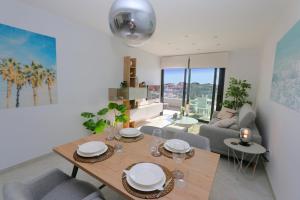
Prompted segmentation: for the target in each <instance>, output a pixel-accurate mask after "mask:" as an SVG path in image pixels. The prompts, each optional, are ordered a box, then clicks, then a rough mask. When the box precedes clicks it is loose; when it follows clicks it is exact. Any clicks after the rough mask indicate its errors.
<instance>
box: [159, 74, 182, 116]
mask: <svg viewBox="0 0 300 200" xmlns="http://www.w3.org/2000/svg"><path fill="white" fill-rule="evenodd" d="M185 75H186V69H165V70H164V85H163V89H164V90H163V91H164V92H163V101H164V102H165V103H166V105H167V109H168V110H173V111H179V110H180V108H181V106H182V102H183V100H184V98H183V93H184V88H185V82H186V80H185V77H186V76H185Z"/></svg>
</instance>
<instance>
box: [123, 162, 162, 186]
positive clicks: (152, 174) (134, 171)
mask: <svg viewBox="0 0 300 200" xmlns="http://www.w3.org/2000/svg"><path fill="white" fill-rule="evenodd" d="M128 176H129V177H130V179H131V180H132V181H133V182H134V183H135V184H137V185H139V186H142V187H145V186H146V187H151V186H154V185H156V184H158V183H160V182H161V181H162V180H163V179H164V178H165V177H166V175H165V173H164V171H163V170H162V168H161V167H160V166H158V165H155V164H152V163H139V164H136V165H134V166H133V167H132V168H131V169H130V170H129V172H128Z"/></svg>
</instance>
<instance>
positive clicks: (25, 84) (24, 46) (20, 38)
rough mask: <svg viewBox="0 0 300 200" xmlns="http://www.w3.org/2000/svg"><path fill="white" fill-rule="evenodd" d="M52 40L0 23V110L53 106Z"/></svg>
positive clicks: (53, 70)
mask: <svg viewBox="0 0 300 200" xmlns="http://www.w3.org/2000/svg"><path fill="white" fill-rule="evenodd" d="M56 80H57V74H56V40H55V38H53V37H49V36H46V35H41V34H37V33H33V32H30V31H26V30H23V29H19V28H15V27H11V26H8V25H4V24H1V23H0V109H4V108H14V107H25V106H39V105H47V104H55V103H57V84H56V83H57V81H56Z"/></svg>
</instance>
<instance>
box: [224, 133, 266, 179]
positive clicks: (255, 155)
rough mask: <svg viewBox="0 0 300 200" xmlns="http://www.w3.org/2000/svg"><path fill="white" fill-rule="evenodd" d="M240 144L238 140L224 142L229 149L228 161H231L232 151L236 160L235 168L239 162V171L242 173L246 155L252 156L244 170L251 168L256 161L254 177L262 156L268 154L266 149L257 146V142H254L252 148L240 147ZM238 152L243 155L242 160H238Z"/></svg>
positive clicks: (231, 139) (232, 139) (230, 139)
mask: <svg viewBox="0 0 300 200" xmlns="http://www.w3.org/2000/svg"><path fill="white" fill-rule="evenodd" d="M239 142H240V139H237V138H228V139H225V140H224V143H225V145H226V146H227V147H228V161H229V157H230V151H231V152H232V155H233V159H234V166H235V161H236V160H237V166H238V168H239V171H241V170H242V169H243V161H244V157H245V154H249V155H252V157H251V159H250V161H249V163H248V164H247V165H246V167H245V168H244V170H246V169H247V168H248V167H249V166H250V164H251V163H253V162H254V161H255V163H254V167H253V171H252V175H254V174H255V170H256V166H257V163H258V161H259V158H260V156H261V155H262V154H264V153H265V152H266V149H265V148H264V147H263V146H261V145H260V144H257V143H255V142H252V143H251V145H250V146H243V145H240V144H239ZM237 151H238V152H241V153H242V157H241V159H239V158H238V156H237Z"/></svg>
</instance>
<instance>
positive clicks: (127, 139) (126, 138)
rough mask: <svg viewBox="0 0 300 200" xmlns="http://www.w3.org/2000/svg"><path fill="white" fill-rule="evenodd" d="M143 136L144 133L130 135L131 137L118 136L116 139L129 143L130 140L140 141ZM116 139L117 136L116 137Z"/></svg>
mask: <svg viewBox="0 0 300 200" xmlns="http://www.w3.org/2000/svg"><path fill="white" fill-rule="evenodd" d="M143 138H144V134H141V135H139V136H137V137H132V138H128V137H120V139H118V140H119V141H120V142H125V143H130V142H137V141H140V140H142V139H143ZM116 140H117V138H116Z"/></svg>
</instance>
